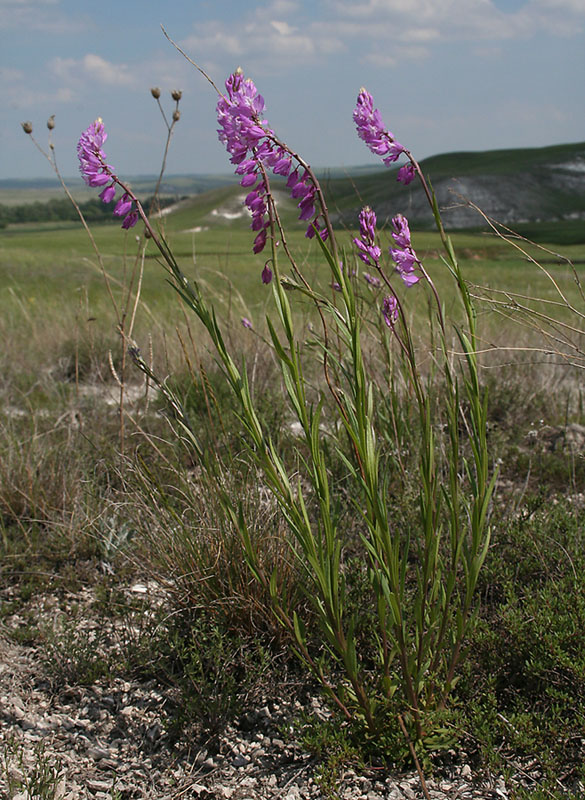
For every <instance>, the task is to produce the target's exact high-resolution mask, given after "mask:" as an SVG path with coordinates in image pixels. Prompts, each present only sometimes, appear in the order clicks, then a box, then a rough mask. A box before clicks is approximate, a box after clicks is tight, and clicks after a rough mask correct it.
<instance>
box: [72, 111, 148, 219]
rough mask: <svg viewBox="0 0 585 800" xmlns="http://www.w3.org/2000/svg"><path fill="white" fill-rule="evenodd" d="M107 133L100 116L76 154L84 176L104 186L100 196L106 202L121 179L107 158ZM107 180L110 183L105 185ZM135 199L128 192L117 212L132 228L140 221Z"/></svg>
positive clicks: (82, 138)
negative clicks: (104, 147) (135, 207)
mask: <svg viewBox="0 0 585 800" xmlns="http://www.w3.org/2000/svg"><path fill="white" fill-rule="evenodd" d="M107 138H108V134H107V133H106V130H105V128H104V123H103V122H102V120H101V119H100V118H98V119H96V121H95V122H92V124H91V125H90V126H89V128H88V129H87V130H85V131H84V132H83V133H82V134H81V137H80V139H79V142H78V144H77V157H78V158H79V168H80V170H81V174H82V176H83V180H84V181H85V182H86V183H87V185H88V186H104V187H105V188H104V189H103V190H102V191H101V192H100V199H101V200H102V201H103V202H104V203H111V202H112V200H113V199H114V197H115V196H116V188H117V186H116V185H117V183H118V180H117V178H116V176H115V175H114V172H113V167H111V166H110V165H109V164H108V163H107V162H106V154H105V153H104V150H103V145H104V142H105V141H106V139H107ZM106 184H107V185H106ZM133 205H134V201H133V199H132V198H131V197H130V195H129V194H128V193H127V192H124V194H123V195H122V197H121V198H120V199H119V200H118V202H117V203H116V206H115V208H114V215H115V216H117V217H124V220H123V222H122V227H123V228H126V229H128V228H132V227H133V226H134V225H136V223H137V222H138V212H137V211H136V209H134V208H133Z"/></svg>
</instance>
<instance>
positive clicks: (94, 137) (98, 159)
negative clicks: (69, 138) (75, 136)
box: [77, 118, 112, 186]
mask: <svg viewBox="0 0 585 800" xmlns="http://www.w3.org/2000/svg"><path fill="white" fill-rule="evenodd" d="M107 138H108V134H107V133H106V131H105V128H104V123H103V122H102V120H101V119H99V118H98V119H96V121H95V122H92V124H91V125H90V126H89V128H87V130H85V131H84V132H83V133H82V134H81V136H80V138H79V142H78V144H77V157H78V158H79V169H80V170H81V175H82V176H83V180H84V181H85V183H86V184H87V185H88V186H104V185H105V184H106V183H109V182H110V181H111V179H112V168H111V167H110V166H109V164H107V163H106V154H105V153H104V151H103V145H104V142H105V141H106V139H107Z"/></svg>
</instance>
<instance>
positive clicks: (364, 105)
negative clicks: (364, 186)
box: [353, 88, 416, 185]
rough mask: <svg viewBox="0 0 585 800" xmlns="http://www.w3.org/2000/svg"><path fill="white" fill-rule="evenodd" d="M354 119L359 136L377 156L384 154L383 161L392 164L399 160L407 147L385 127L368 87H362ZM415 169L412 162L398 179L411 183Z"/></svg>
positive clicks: (404, 167) (399, 174)
mask: <svg viewBox="0 0 585 800" xmlns="http://www.w3.org/2000/svg"><path fill="white" fill-rule="evenodd" d="M353 119H354V122H355V124H356V127H357V132H358V136H359V137H360V139H363V140H364V142H365V143H366V144H367V146H368V147H369V149H370V150H371V151H372V153H374V154H375V155H377V156H384V158H382V161H383V162H384V164H386V166H390V164H393V163H394V162H395V161H398V159H399V158H400V156H401V155H402V154H403V153H406V154H408V153H407V150H406V148H405V147H403V146H402V145H401V144H400V142H397V141H396V139H395V138H394V134H393V133H392V132H391V131H389V130H388V129H387V128H385V127H384V123H383V121H382V116H381V114H380V112H379V111H378V109H377V108H376V109H375V108H374V99H373V97H372V95H371V94H370V93H369V92H368V91H367V90H366V89H363V88H362V89H360V93H359V94H358V98H357V103H356V107H355V109H354V112H353ZM415 174H416V173H415V169H414V166H413V164H412V163H411V162H409V163H408V164H405V165H404V166H403V167H401V168H400V169H399V170H398V177H397V180H398V181H400V183H403V184H404V185H406V184H409V183H410V182H411V181H412V180H413V179H414V177H415Z"/></svg>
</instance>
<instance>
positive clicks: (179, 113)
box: [173, 109, 181, 122]
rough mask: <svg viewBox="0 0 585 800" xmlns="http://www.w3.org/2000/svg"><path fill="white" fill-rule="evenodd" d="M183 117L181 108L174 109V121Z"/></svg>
mask: <svg viewBox="0 0 585 800" xmlns="http://www.w3.org/2000/svg"><path fill="white" fill-rule="evenodd" d="M180 119H181V112H180V111H179V109H176V110H175V111H173V122H178V121H179V120H180Z"/></svg>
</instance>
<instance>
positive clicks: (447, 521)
mask: <svg viewBox="0 0 585 800" xmlns="http://www.w3.org/2000/svg"><path fill="white" fill-rule="evenodd" d="M218 95H219V99H218V104H217V115H218V122H219V126H220V139H221V141H222V142H223V143H224V144H225V145H226V148H227V151H228V154H229V156H230V160H231V162H232V164H233V165H234V166H235V171H236V173H237V175H238V176H239V178H240V183H241V185H242V186H243V187H245V188H246V190H247V196H246V199H245V204H246V206H247V208H248V209H249V211H250V214H251V227H252V230H253V235H254V240H253V245H252V247H253V251H254V253H255V254H257V255H260V254H261V253H264V252H265V251H267V252H268V255H267V257H266V258H265V260H264V263H263V266H262V269H261V276H260V277H261V280H262V283H263V284H264V285H265V286H266V287H268V286H270V289H266V291H271V294H272V307H271V310H269V313H268V315H267V318H266V325H267V332H268V333H267V341H266V348H267V350H268V353H269V354H270V356H271V357H272V358H273V359H274V360H275V361H276V363H277V365H278V368H279V372H280V380H281V382H282V387H283V391H282V397H283V402H284V404H285V408H286V412H287V417H288V418H289V419H290V421H291V423H292V425H293V426H294V430H295V431H296V440H295V441H294V443H293V444H292V445H291V448H292V453H291V449H289V448H287V449H285V450H284V451H283V449H282V447H281V446H279V444H278V442H277V439H276V437H275V431H274V429H273V427H271V425H270V423H269V416H270V411H268V412H267V409H266V406H265V405H263V404H262V398H261V397H259V396H258V394H257V393H255V392H254V390H253V383H252V380H251V368H250V366H249V364H248V363H247V361H246V359H245V358H241V359H240V358H239V357H238V355H237V353H236V352H235V351H234V349H233V348H232V347H231V346H230V340H229V338H228V337H226V333H225V330H226V328H225V320H224V319H223V318H222V317H221V315H220V314H219V313H218V312H217V310H216V309H215V308H214V306H213V304H211V303H210V302H209V300H208V298H207V297H206V296H205V294H204V292H203V290H202V288H201V286H200V284H199V283H198V282H197V281H196V280H195V281H193V280H189V279H188V278H187V277H186V275H184V274H183V272H182V270H181V268H180V267H179V265H178V263H177V261H176V259H175V257H174V256H173V252H172V250H171V249H170V247H169V246H168V244H167V243H166V241H165V239H164V237H163V236H162V234H160V233H159V232H157V231H155V230H154V228H153V226H152V224H151V222H150V220H149V218H148V216H147V214H146V212H145V210H144V209H143V208H142V206H141V204H140V202H139V200H138V199H137V198H136V196H135V195H134V194H133V193H132V191H131V189H130V188H129V187H128V186H127V185H126V184H125V183H124V182H123V181H122V180H121V179H120V178H119V177H118V176H117V175H116V174H115V173H114V171H113V168H112V167H111V166H109V165H108V164H107V160H106V156H105V153H104V151H103V145H104V142H105V139H106V132H105V129H104V126H103V123H102V122H101V120H97V121H96V122H95V123H93V124H92V125H90V127H89V128H88V129H87V131H85V132H84V134H83V135H82V137H81V139H80V142H79V146H78V154H79V158H80V163H81V169H82V174H83V175H84V178H85V180H86V182H87V183H88V184H89V185H90V186H99V187H103V188H102V192H101V195H100V196H101V197H102V199H103V200H104V201H111V200H112V198H113V197H114V196H115V194H116V192H117V191H118V190H119V189H121V190H122V197H121V199H120V200H119V201H118V203H117V206H116V212H115V213H117V214H118V215H119V216H120V217H123V223H122V225H123V227H125V228H128V227H131V226H133V225H135V224H136V222H137V221H138V220H139V219H141V220H142V222H143V223H144V225H145V228H146V231H147V237H148V239H149V240H151V241H152V242H153V244H154V245H155V246H156V247H157V248H158V251H159V253H160V256H161V258H162V261H163V263H164V266H165V268H166V270H167V276H168V279H169V281H170V282H171V284H172V285H173V286H174V288H175V290H176V292H177V293H178V295H179V297H180V298H181V301H182V303H183V304H184V306H185V307H187V308H188V309H190V310H191V311H192V312H193V313H194V314H195V315H196V316H197V318H198V319H199V321H200V322H201V323H202V325H203V326H204V329H205V331H206V332H207V335H208V336H209V339H210V341H211V343H212V346H213V349H214V353H215V358H216V360H217V362H218V364H219V365H220V367H221V375H222V378H221V380H222V382H223V386H224V387H227V389H228V390H229V394H230V396H231V398H232V401H233V404H234V412H233V413H234V415H235V417H236V418H237V420H238V422H239V426H240V430H241V434H242V439H241V442H242V448H243V449H242V450H241V453H240V455H239V458H240V460H241V462H242V463H244V464H245V465H246V470H247V471H248V475H249V480H250V481H254V483H255V484H261V485H262V486H263V488H264V490H265V491H266V492H267V493H268V496H269V498H270V502H271V504H272V507H273V508H274V509H275V511H276V513H277V517H278V519H277V521H276V522H275V523H274V524H273V526H272V527H273V531H274V533H273V534H270V537H269V538H271V539H272V540H273V541H274V539H273V536H274V535H278V536H280V537H281V543H282V544H284V547H285V548H286V552H287V557H286V558H280V557H279V558H273V559H267V558H266V542H265V541H264V540H263V538H262V536H259V535H258V526H257V525H256V524H255V521H254V519H253V518H252V517H251V515H250V505H251V504H250V503H249V496H250V494H251V493H253V491H255V489H256V486H249V487H248V488H247V487H246V485H245V482H244V483H243V484H242V488H241V489H240V492H241V494H240V496H239V497H237V496H234V491H233V489H232V488H231V486H230V482H231V479H232V475H231V474H230V473H229V472H227V471H226V462H225V459H224V458H222V457H218V455H217V453H216V452H215V451H214V449H213V448H210V447H209V446H206V444H204V443H203V440H202V438H201V437H200V436H199V434H198V431H197V429H196V428H195V427H194V426H193V425H192V424H190V419H189V416H188V414H187V413H186V412H185V408H184V405H183V404H182V403H181V402H177V400H176V397H175V396H174V395H173V393H172V391H171V390H170V388H169V384H168V383H165V382H164V381H162V380H160V379H159V378H157V376H156V375H155V374H154V373H153V371H152V369H151V367H150V366H149V364H148V363H147V362H146V360H145V359H144V358H143V357H142V355H141V353H140V351H139V349H138V347H137V346H135V345H132V347H131V354H132V356H133V358H134V361H135V363H136V364H137V365H138V367H139V368H140V369H142V370H143V372H145V373H146V374H147V375H148V376H149V379H151V380H152V381H155V382H156V383H157V384H158V386H159V388H160V390H161V392H162V394H163V395H164V396H166V397H167V398H168V400H169V403H170V404H171V406H172V408H173V412H174V417H175V421H176V423H177V424H178V430H179V435H180V436H181V437H182V438H183V440H185V441H187V442H188V444H189V447H190V449H191V452H192V454H193V458H194V461H195V462H196V464H197V466H198V468H199V469H200V471H201V475H202V476H203V477H202V478H201V480H202V482H203V486H204V489H202V491H205V492H206V493H207V494H206V497H208V498H213V502H215V503H216V504H217V507H218V508H220V509H221V513H222V515H223V519H224V522H225V526H226V528H225V529H227V527H228V526H231V530H232V531H236V532H237V534H238V536H239V538H240V541H241V545H242V547H243V552H244V554H245V559H246V562H247V566H248V568H249V571H250V574H251V576H253V579H254V580H255V581H256V583H257V585H258V587H259V588H261V590H262V591H261V592H260V593H259V597H262V598H264V601H263V602H265V603H266V604H268V605H269V607H270V610H271V613H272V615H273V617H274V618H275V619H276V620H277V622H278V624H279V625H280V626H281V628H282V629H283V631H284V632H285V633H286V635H287V636H288V637H289V641H290V643H291V647H292V649H293V650H294V652H295V653H296V655H297V656H298V657H299V659H300V660H301V662H302V663H303V664H304V665H305V666H306V668H307V669H308V670H309V671H310V673H311V674H312V675H313V676H314V677H315V678H317V680H318V681H319V682H320V684H321V686H322V687H323V689H324V691H325V692H326V694H327V695H328V696H329V698H330V699H331V700H332V702H333V703H334V704H335V705H336V706H337V708H338V710H339V711H340V712H341V714H342V715H343V716H344V717H345V718H346V719H347V720H348V721H350V722H351V723H352V724H353V725H355V726H356V727H357V728H363V729H364V730H365V732H366V734H367V736H369V737H372V738H373V737H376V740H377V741H378V742H379V743H380V742H383V741H384V737H387V739H388V741H390V740H391V739H392V738H393V737H394V738H396V736H401V735H404V736H405V737H406V739H407V741H408V743H409V746H410V748H411V752H412V753H413V755H414V754H415V749H416V748H417V747H419V746H427V747H432V746H434V745H437V744H440V743H441V730H440V719H441V716H442V714H443V712H444V710H445V708H446V706H447V704H448V701H449V698H450V695H451V694H452V692H453V690H454V688H455V686H456V682H457V675H458V669H459V667H460V664H461V662H462V659H463V658H464V654H465V643H466V640H467V637H468V635H469V632H470V629H471V627H472V625H473V622H474V617H475V605H476V604H475V595H474V593H475V588H476V584H477V581H478V575H479V573H480V570H481V568H482V565H483V562H484V559H485V557H486V553H487V550H488V545H489V541H490V529H489V517H490V501H491V496H492V491H493V486H494V481H495V473H494V470H493V469H492V467H491V464H490V455H489V450H488V440H487V395H486V392H485V390H484V389H483V388H482V385H481V382H480V377H479V366H478V359H477V350H478V339H477V336H478V335H477V329H476V315H475V310H474V306H473V302H472V299H471V297H470V294H469V291H468V289H467V286H466V283H465V280H464V277H463V275H462V273H461V269H460V266H459V263H458V261H457V257H456V254H455V251H454V248H453V246H452V243H451V241H450V239H449V237H448V235H447V234H446V232H445V230H444V228H443V225H442V222H441V217H440V213H439V209H438V206H437V203H436V200H435V196H434V194H433V190H432V187H431V186H430V184H429V182H428V181H427V179H426V178H425V176H424V175H423V173H422V171H421V168H420V166H419V164H418V162H417V161H416V159H415V158H414V156H413V155H412V154H411V153H410V151H408V150H407V149H406V148H405V147H403V146H402V145H401V144H399V143H398V141H397V140H396V139H395V137H394V136H393V134H392V133H390V132H389V131H388V130H387V129H386V128H385V127H384V124H383V122H382V119H381V115H380V112H379V111H378V110H377V109H375V108H374V105H373V99H372V97H371V95H370V94H369V93H368V92H367V91H366V90H365V89H362V90H361V91H360V92H359V95H358V99H357V104H356V107H355V110H354V114H353V116H354V121H355V124H356V126H357V131H358V135H359V136H360V137H361V138H362V139H363V140H364V142H365V143H366V145H367V146H368V147H369V148H370V150H372V151H373V152H374V153H376V154H378V155H380V156H381V157H382V158H383V160H384V162H385V163H386V164H387V165H391V164H393V163H394V162H396V161H397V160H398V159H399V158H400V157H404V158H405V159H406V163H405V165H404V166H402V167H401V168H400V169H399V171H398V180H399V181H401V182H402V183H404V184H407V183H410V182H411V181H413V180H418V181H420V183H421V185H422V187H423V189H424V192H425V194H426V196H427V198H428V201H429V204H430V206H431V208H432V210H433V214H434V218H435V221H436V225H437V229H438V231H439V234H440V237H441V241H442V244H443V250H444V253H443V264H444V269H445V270H446V271H447V272H448V274H449V275H450V278H451V280H452V282H453V286H454V287H455V289H456V292H457V293H458V297H459V307H458V308H457V309H456V310H455V311H454V312H453V314H452V315H451V317H450V318H449V317H447V316H446V314H445V311H444V305H443V301H442V298H441V296H439V293H438V291H437V289H436V287H435V283H434V281H433V277H432V276H431V275H430V274H429V272H428V271H427V270H426V269H425V266H424V264H423V263H422V261H421V259H420V258H419V257H418V255H417V253H416V251H415V250H414V248H413V244H412V241H411V235H410V230H409V226H408V221H407V220H406V218H405V217H404V216H402V215H401V214H400V213H397V214H396V215H395V216H394V217H393V219H392V220H391V224H390V233H391V244H390V247H389V249H388V250H386V252H384V246H383V244H382V242H381V238H380V235H379V234H378V231H377V227H376V226H377V220H376V214H375V212H374V210H373V209H371V208H369V207H367V206H366V207H365V208H364V209H363V210H362V212H361V213H360V216H359V235H357V236H356V237H355V238H354V239H353V241H352V242H351V244H350V243H345V247H343V246H342V243H341V241H339V240H338V238H337V236H336V233H335V231H334V229H333V225H332V221H331V216H330V214H329V211H328V208H327V204H326V201H325V196H324V193H323V191H322V188H321V186H320V184H319V181H318V180H317V178H316V176H315V174H314V172H313V170H312V169H311V167H310V166H309V164H308V163H307V162H306V161H305V160H304V159H303V158H302V157H301V156H300V155H299V154H298V153H296V152H295V151H294V150H293V149H292V148H291V147H289V146H288V145H287V144H285V143H284V141H283V140H282V139H280V138H279V137H278V136H277V134H276V133H275V132H274V131H273V130H272V129H271V128H270V127H269V125H268V122H267V121H266V120H265V119H263V115H264V100H263V98H262V96H261V95H260V94H259V93H258V91H257V89H256V87H255V85H254V83H253V82H252V81H251V80H250V79H246V78H244V75H243V74H242V72H241V71H240V70H237V71H236V72H235V73H233V74H232V75H230V77H229V78H228V80H227V81H226V84H225V92H224V93H222V92H219V90H218ZM273 176H279V177H280V178H281V179H286V187H287V191H288V192H289V193H290V196H291V198H293V199H294V200H295V202H296V203H297V207H298V216H299V220H300V221H301V222H302V223H303V226H304V227H305V228H306V234H305V235H306V237H307V238H308V239H313V240H315V241H316V242H317V244H318V251H319V253H320V258H321V261H322V264H323V270H326V277H324V276H323V275H319V276H318V278H317V279H313V278H312V277H307V272H306V269H305V268H304V267H302V266H301V265H300V259H299V255H298V254H297V253H295V252H294V250H293V248H292V247H291V246H290V245H289V240H288V238H287V232H286V230H285V228H284V225H283V223H282V220H281V217H280V214H279V209H278V208H277V205H276V203H275V200H274V195H273V190H272V180H273ZM362 264H365V265H366V267H367V272H363V273H361V272H360V269H363V267H362ZM364 289H366V290H367V291H364ZM307 303H309V304H310V305H311V306H312V308H313V317H314V322H313V324H312V325H311V326H310V329H309V333H307V331H306V329H303V328H299V326H298V324H297V321H296V320H297V317H296V315H295V306H298V307H305V306H306V304H307ZM417 306H418V307H424V308H425V310H426V311H425V313H424V314H417V315H416V319H417V320H418V322H417V327H418V328H421V326H422V324H424V325H425V326H426V330H424V331H423V330H422V329H417V330H413V327H412V325H411V322H410V320H411V317H412V314H413V309H414V308H415V307H417ZM420 320H426V322H424V323H421V322H420ZM242 324H243V326H244V327H245V328H249V327H250V326H251V323H250V321H249V320H247V319H244V320H242ZM454 341H455V342H456V346H455V348H454V347H453V342H454ZM319 375H320V377H319ZM407 434H408V435H407ZM412 441H416V442H417V444H416V447H415V448H414V449H412V446H411V447H410V452H406V451H405V443H406V442H412ZM407 447H408V445H407ZM232 464H233V462H232V463H230V465H229V466H230V470H231V467H232ZM155 500H156V492H153V501H155ZM405 501H407V502H408V507H407V508H406V509H405ZM153 513H154V514H156V513H157V512H155V511H153ZM162 513H167V511H165V512H162ZM349 519H351V523H350V524H349V523H348V520H349ZM269 527H270V526H269ZM271 546H274V545H271ZM280 547H281V544H279V545H278V547H277V548H276V549H277V551H278V550H279V548H280ZM192 557H193V559H194V560H195V561H198V560H200V559H201V558H202V555H201V554H200V553H199V552H198V551H197V548H194V550H193V553H192ZM291 560H292V562H293V563H294V568H295V570H296V571H297V573H298V584H300V585H301V586H302V590H303V594H304V597H303V598H296V597H291V596H290V594H289V591H288V585H289V583H290V582H289V581H287V579H286V576H284V574H283V570H285V569H286V570H289V569H290V563H291ZM209 568H210V569H211V568H212V565H209ZM356 580H357V581H361V585H362V587H363V588H364V592H365V593H363V596H361V597H360V598H358V599H357V600H356V598H355V597H354V596H353V594H352V587H353V584H354V582H355V581H356ZM366 620H367V624H365V621H366Z"/></svg>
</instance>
